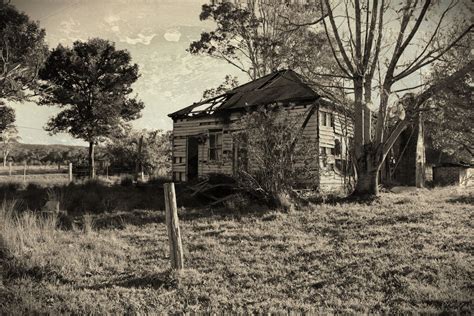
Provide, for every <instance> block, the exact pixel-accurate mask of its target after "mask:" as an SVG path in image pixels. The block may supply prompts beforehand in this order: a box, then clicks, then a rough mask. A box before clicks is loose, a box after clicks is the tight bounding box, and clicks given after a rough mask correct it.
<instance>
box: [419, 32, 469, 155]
mask: <svg viewBox="0 0 474 316" xmlns="http://www.w3.org/2000/svg"><path fill="white" fill-rule="evenodd" d="M447 37H449V36H447ZM471 42H472V34H469V35H468V36H466V38H465V39H463V40H462V41H461V42H460V43H458V44H457V45H455V47H453V49H452V50H450V51H449V52H447V53H446V54H445V56H443V58H442V59H441V60H440V61H439V62H438V63H437V64H436V65H435V66H434V67H433V70H432V72H431V73H430V75H429V77H428V80H434V81H436V80H440V78H443V77H444V76H446V74H449V73H451V72H453V71H455V70H456V69H457V68H459V67H460V66H461V65H464V64H466V63H467V62H468V61H469V60H471V59H472V54H471V45H470V43H471ZM472 75H473V73H472V71H471V74H470V75H468V76H465V77H464V78H462V80H459V81H457V82H456V83H455V84H453V85H451V86H450V88H449V89H444V90H441V91H439V92H438V93H437V94H436V95H434V96H433V98H432V99H431V100H430V103H429V105H430V108H431V109H432V110H431V111H428V112H427V114H426V117H425V118H426V126H427V133H428V137H429V138H430V140H431V142H432V144H433V146H434V147H435V148H436V149H439V150H441V151H442V152H444V153H446V154H448V155H451V156H454V158H455V159H457V160H460V161H464V162H471V161H472V160H473V158H474V130H473V129H472V122H474V107H473V106H472V95H473V92H474V87H473V85H472Z"/></svg>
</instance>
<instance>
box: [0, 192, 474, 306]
mask: <svg viewBox="0 0 474 316" xmlns="http://www.w3.org/2000/svg"><path fill="white" fill-rule="evenodd" d="M130 194H132V193H130ZM133 194H135V192H134V193H133ZM156 194H157V195H160V194H161V192H159V191H157V192H156ZM178 199H179V195H178ZM473 202H474V191H473V188H443V189H440V188H437V189H433V190H417V191H411V192H405V193H399V194H394V193H383V194H382V196H381V197H380V198H378V199H376V200H373V201H372V202H357V201H344V200H340V201H338V202H336V201H333V202H330V203H327V204H318V205H308V206H306V207H302V208H299V209H296V210H295V211H293V212H290V213H287V212H281V211H278V210H265V209H262V208H253V207H248V208H246V209H245V210H242V211H230V210H229V209H225V208H222V209H211V210H209V209H197V208H180V210H179V216H180V221H181V223H180V224H181V234H182V237H183V247H184V251H185V252H184V258H185V268H186V269H185V270H184V271H183V273H181V274H179V275H177V274H175V273H172V272H170V271H169V269H168V267H169V258H168V253H169V252H168V251H169V250H168V243H167V233H166V228H165V224H164V214H163V211H162V210H135V211H133V212H123V211H122V212H115V213H103V214H98V215H90V216H86V217H85V218H82V219H81V220H80V222H79V224H78V225H77V226H76V227H73V229H71V230H59V229H57V228H55V227H54V218H53V219H50V218H44V219H43V218H41V217H39V215H35V214H32V213H28V212H23V213H21V214H20V215H16V214H17V213H16V207H15V205H12V204H9V203H8V202H7V203H4V204H3V206H2V208H1V216H0V217H1V220H0V240H1V244H0V248H1V252H0V253H1V255H0V261H1V270H0V271H1V273H0V276H1V279H0V297H2V298H3V299H2V300H0V312H1V313H20V314H23V313H32V312H40V313H45V312H46V313H77V314H79V313H80V314H83V313H98V314H103V313H152V312H160V313H178V312H219V311H220V312H223V311H225V312H284V313H287V312H289V311H297V312H304V311H306V312H309V311H312V312H318V313H334V312H342V313H404V312H410V313H413V312H423V313H440V312H448V313H452V312H461V313H466V314H467V313H470V311H472V310H473V308H474V306H473V298H474V297H473V288H472V284H473V275H474V268H473V267H474V256H473V247H472V241H473V240H474V233H473V227H472V223H473V220H472V214H473V206H472V205H473ZM80 216H82V215H80ZM81 223H82V224H81ZM106 223H108V225H105V224H106Z"/></svg>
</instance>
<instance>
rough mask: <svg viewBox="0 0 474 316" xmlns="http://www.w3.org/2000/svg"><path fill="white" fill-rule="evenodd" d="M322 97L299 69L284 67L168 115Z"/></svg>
mask: <svg viewBox="0 0 474 316" xmlns="http://www.w3.org/2000/svg"><path fill="white" fill-rule="evenodd" d="M319 97H320V96H319V95H318V94H317V93H316V92H314V91H313V89H311V88H310V87H309V86H308V85H307V84H305V83H304V82H303V80H302V79H301V78H300V76H299V75H298V74H297V73H296V72H294V71H293V70H287V69H285V70H279V71H276V72H273V73H271V74H269V75H266V76H264V77H262V78H259V79H256V80H254V81H251V82H248V83H246V84H243V85H241V86H238V87H236V88H234V89H233V90H231V91H228V92H226V93H224V94H222V95H219V96H217V97H214V98H210V99H207V100H204V101H202V102H198V103H194V104H192V105H190V106H187V107H185V108H184V109H181V110H179V111H176V112H174V113H171V114H169V115H168V116H169V117H171V118H173V119H177V118H182V117H193V116H197V115H211V114H214V113H218V112H221V111H233V110H238V109H242V108H247V107H252V106H257V105H266V104H271V103H276V102H283V103H287V102H294V101H308V102H311V101H314V100H317V99H319Z"/></svg>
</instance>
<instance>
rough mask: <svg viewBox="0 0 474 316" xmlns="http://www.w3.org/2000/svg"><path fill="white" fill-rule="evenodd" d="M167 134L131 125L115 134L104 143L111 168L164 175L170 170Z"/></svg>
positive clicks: (169, 137) (169, 142)
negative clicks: (134, 127)
mask: <svg viewBox="0 0 474 316" xmlns="http://www.w3.org/2000/svg"><path fill="white" fill-rule="evenodd" d="M170 133H171V132H163V131H160V130H155V131H149V130H139V131H136V130H132V129H131V128H126V129H124V130H122V131H120V132H118V133H115V134H114V135H112V136H111V137H110V138H109V140H108V142H107V144H106V146H105V152H106V155H107V156H108V157H109V159H110V163H111V167H112V168H117V169H120V170H129V171H131V170H136V171H137V172H146V173H148V174H151V175H155V176H164V175H166V176H167V175H168V174H169V172H170V171H171V148H172V147H171V134H170ZM137 169H138V170H137Z"/></svg>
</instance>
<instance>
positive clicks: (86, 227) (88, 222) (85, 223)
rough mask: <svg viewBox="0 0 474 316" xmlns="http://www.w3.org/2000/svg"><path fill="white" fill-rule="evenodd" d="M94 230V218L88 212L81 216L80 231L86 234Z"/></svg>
mask: <svg viewBox="0 0 474 316" xmlns="http://www.w3.org/2000/svg"><path fill="white" fill-rule="evenodd" d="M92 231H94V218H93V217H92V215H90V214H84V215H83V216H82V232H83V233H84V234H86V235H88V234H90V233H91V232H92Z"/></svg>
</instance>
